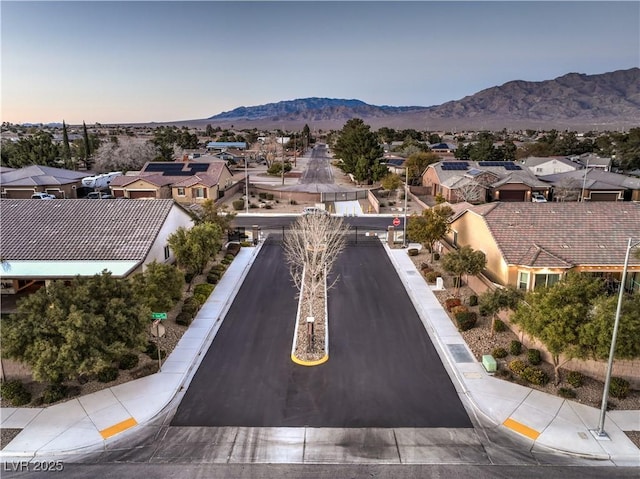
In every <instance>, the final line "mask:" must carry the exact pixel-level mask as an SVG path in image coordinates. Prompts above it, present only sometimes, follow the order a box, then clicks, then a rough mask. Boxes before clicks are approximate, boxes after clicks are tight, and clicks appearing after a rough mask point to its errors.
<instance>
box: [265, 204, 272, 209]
mask: <svg viewBox="0 0 640 479" xmlns="http://www.w3.org/2000/svg"><path fill="white" fill-rule="evenodd" d="M272 208H273V206H271V205H270V204H268V203H267V204H266V205H264V209H265V210H270V209H272Z"/></svg>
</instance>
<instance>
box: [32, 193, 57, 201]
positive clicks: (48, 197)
mask: <svg viewBox="0 0 640 479" xmlns="http://www.w3.org/2000/svg"><path fill="white" fill-rule="evenodd" d="M31 199H32V200H55V199H56V195H52V194H49V193H34V194H32V195H31Z"/></svg>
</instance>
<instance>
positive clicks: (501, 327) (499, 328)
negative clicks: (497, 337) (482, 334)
mask: <svg viewBox="0 0 640 479" xmlns="http://www.w3.org/2000/svg"><path fill="white" fill-rule="evenodd" d="M506 330H507V325H506V324H504V321H502V320H500V319H496V320H495V321H494V322H493V331H494V332H496V333H502V332H504V331H506Z"/></svg>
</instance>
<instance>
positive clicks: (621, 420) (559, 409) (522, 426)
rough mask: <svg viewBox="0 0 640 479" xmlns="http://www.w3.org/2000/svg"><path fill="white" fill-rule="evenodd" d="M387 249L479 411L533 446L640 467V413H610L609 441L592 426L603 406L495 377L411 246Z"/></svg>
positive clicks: (433, 337)
mask: <svg viewBox="0 0 640 479" xmlns="http://www.w3.org/2000/svg"><path fill="white" fill-rule="evenodd" d="M385 249H386V250H387V253H388V254H389V257H390V258H391V261H392V262H393V264H394V266H395V268H396V270H397V272H398V275H399V276H400V278H401V280H402V281H403V283H404V285H405V288H406V289H407V293H408V294H409V296H410V297H411V300H412V301H413V304H414V306H415V308H416V311H417V312H418V314H419V316H420V318H421V319H422V322H423V324H424V327H425V329H426V330H427V332H428V333H429V336H430V337H431V340H432V342H433V344H434V345H435V346H436V348H437V350H438V353H439V354H440V357H441V359H442V361H443V363H444V364H445V366H447V367H448V370H449V372H450V374H453V376H454V377H455V380H454V384H456V383H457V384H456V386H457V387H460V388H461V389H460V390H459V391H460V393H461V394H462V395H463V396H465V397H466V398H467V399H468V400H469V401H470V402H471V404H472V406H473V408H474V409H475V410H476V412H477V413H479V414H481V415H482V416H484V417H485V418H486V419H488V420H489V421H490V422H491V423H493V424H495V425H497V426H500V427H504V428H506V429H508V430H509V431H511V432H513V433H515V434H518V435H520V436H522V437H523V438H525V439H526V440H527V441H528V442H529V445H530V449H531V450H535V449H540V448H543V449H550V450H553V451H557V452H560V453H565V454H570V455H575V456H580V457H586V458H591V459H599V460H611V461H612V462H614V463H615V464H616V465H618V466H640V450H639V449H638V448H637V447H636V446H635V445H634V444H633V442H631V440H630V439H629V438H628V437H627V436H626V434H625V433H624V432H623V431H625V430H627V431H640V411H610V412H607V414H606V419H605V428H604V429H605V431H606V432H607V434H608V435H609V439H607V440H602V439H599V438H598V439H597V438H596V437H595V436H594V434H593V433H592V430H594V429H597V425H598V419H599V414H600V410H599V409H596V408H593V407H589V406H585V405H583V404H579V403H576V402H572V401H569V400H566V399H563V398H560V397H557V396H553V395H550V394H546V393H543V392H540V391H537V390H535V389H531V388H527V387H524V386H520V385H518V384H514V383H510V382H508V381H504V380H501V379H498V378H494V377H493V376H492V375H490V374H488V373H487V372H486V371H485V369H484V367H483V366H482V364H481V363H480V362H478V361H476V360H475V358H474V357H473V353H472V352H471V350H470V349H469V348H468V346H467V345H466V343H465V342H464V340H463V338H462V335H461V334H460V333H459V332H458V330H457V328H456V327H455V326H454V325H453V323H452V321H451V320H450V319H449V317H448V315H447V313H446V312H445V311H444V309H443V308H442V306H441V305H440V302H439V301H438V299H437V298H436V297H435V295H434V294H433V291H432V290H431V288H430V287H429V286H428V284H427V283H426V282H425V281H424V279H423V278H422V275H421V274H420V273H419V272H418V271H417V269H416V267H415V265H414V264H413V262H412V261H411V259H410V258H409V255H408V254H407V250H406V249H391V248H389V247H388V246H387V245H386V244H385ZM452 379H453V378H452Z"/></svg>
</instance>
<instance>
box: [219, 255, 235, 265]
mask: <svg viewBox="0 0 640 479" xmlns="http://www.w3.org/2000/svg"><path fill="white" fill-rule="evenodd" d="M232 261H233V259H229V258H227V257H226V256H225V257H224V258H222V259H221V260H220V262H221V263H222V264H223V265H225V266H229V265H230V264H231V262H232Z"/></svg>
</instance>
